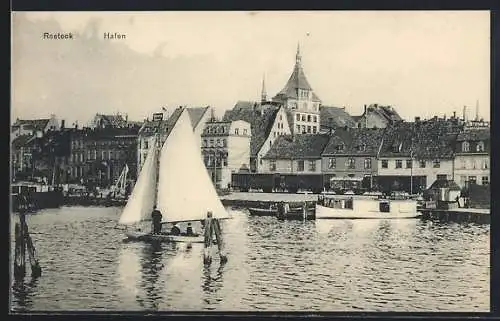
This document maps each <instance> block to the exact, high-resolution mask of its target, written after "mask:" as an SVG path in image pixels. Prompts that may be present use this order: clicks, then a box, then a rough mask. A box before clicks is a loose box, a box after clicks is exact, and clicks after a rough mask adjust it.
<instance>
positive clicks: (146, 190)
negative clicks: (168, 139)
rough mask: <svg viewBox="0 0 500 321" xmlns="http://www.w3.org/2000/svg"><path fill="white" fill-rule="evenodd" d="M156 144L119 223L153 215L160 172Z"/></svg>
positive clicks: (137, 220)
mask: <svg viewBox="0 0 500 321" xmlns="http://www.w3.org/2000/svg"><path fill="white" fill-rule="evenodd" d="M157 154H158V153H157V152H156V144H153V146H152V147H151V148H150V149H149V151H148V155H147V157H146V161H145V162H144V166H143V167H142V170H141V172H140V174H139V177H138V178H137V182H136V184H135V186H134V189H133V190H132V194H131V195H130V197H129V200H128V202H127V205H125V208H124V209H123V212H122V215H121V217H120V220H119V222H118V223H119V224H134V223H138V222H140V221H143V220H145V219H146V218H148V217H149V216H150V215H151V212H152V211H153V206H154V202H155V194H156V176H157V174H158V166H157V165H158V164H157V158H158V156H157Z"/></svg>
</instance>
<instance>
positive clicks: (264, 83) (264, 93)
mask: <svg viewBox="0 0 500 321" xmlns="http://www.w3.org/2000/svg"><path fill="white" fill-rule="evenodd" d="M260 101H261V103H265V102H266V101H267V92H266V76H265V75H264V76H262V91H261V94H260Z"/></svg>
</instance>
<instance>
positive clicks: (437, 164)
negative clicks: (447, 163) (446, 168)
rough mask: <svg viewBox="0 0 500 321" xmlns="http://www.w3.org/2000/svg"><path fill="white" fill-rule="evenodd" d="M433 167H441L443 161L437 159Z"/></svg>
mask: <svg viewBox="0 0 500 321" xmlns="http://www.w3.org/2000/svg"><path fill="white" fill-rule="evenodd" d="M432 167H434V168H439V167H441V161H440V160H439V159H435V160H434V162H433V163H432Z"/></svg>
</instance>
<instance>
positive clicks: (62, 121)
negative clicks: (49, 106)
mask: <svg viewBox="0 0 500 321" xmlns="http://www.w3.org/2000/svg"><path fill="white" fill-rule="evenodd" d="M61 129H64V119H62V120H61Z"/></svg>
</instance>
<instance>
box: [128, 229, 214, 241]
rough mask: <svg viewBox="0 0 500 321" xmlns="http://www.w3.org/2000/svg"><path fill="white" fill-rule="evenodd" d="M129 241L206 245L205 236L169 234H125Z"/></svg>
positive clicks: (135, 232)
mask: <svg viewBox="0 0 500 321" xmlns="http://www.w3.org/2000/svg"><path fill="white" fill-rule="evenodd" d="M125 235H126V236H127V239H128V240H132V241H143V242H165V243H172V242H180V243H204V242H205V240H204V237H203V235H200V236H185V235H168V234H151V233H144V232H139V231H128V232H125Z"/></svg>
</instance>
